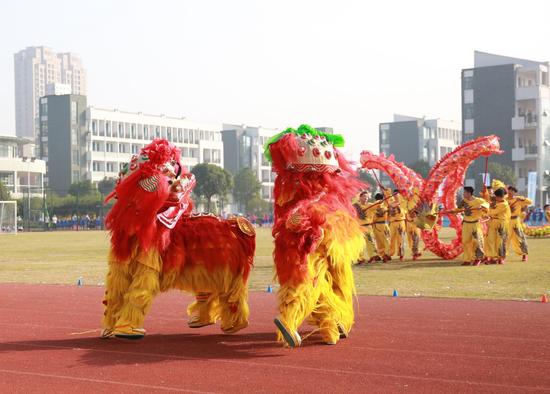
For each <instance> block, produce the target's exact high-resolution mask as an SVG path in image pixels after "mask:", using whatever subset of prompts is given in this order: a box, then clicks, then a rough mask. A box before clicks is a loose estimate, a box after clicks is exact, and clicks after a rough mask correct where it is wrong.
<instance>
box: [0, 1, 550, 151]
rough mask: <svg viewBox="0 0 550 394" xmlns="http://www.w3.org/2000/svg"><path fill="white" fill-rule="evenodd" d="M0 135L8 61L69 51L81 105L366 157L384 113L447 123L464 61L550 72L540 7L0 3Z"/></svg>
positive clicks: (546, 9)
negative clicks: (515, 60)
mask: <svg viewBox="0 0 550 394" xmlns="http://www.w3.org/2000/svg"><path fill="white" fill-rule="evenodd" d="M0 4H1V10H2V12H1V13H0V37H1V38H0V86H1V89H0V134H14V133H15V104H14V82H13V79H14V77H13V54H14V53H15V52H17V51H19V50H21V49H23V48H25V47H27V46H49V47H51V48H52V49H53V50H54V51H56V52H74V53H76V54H78V55H80V57H81V58H82V60H83V63H84V66H85V68H86V71H87V76H88V103H89V104H90V105H93V106H96V107H101V108H118V109H121V110H129V111H136V112H137V111H143V112H146V113H159V114H160V113H163V114H166V115H173V116H186V117H188V118H190V119H196V120H203V121H218V122H226V123H237V124H248V125H253V126H257V125H261V126H264V127H275V128H286V127H289V126H292V127H298V126H299V125H300V124H302V123H308V124H311V125H313V126H328V127H333V128H334V129H335V131H336V132H339V133H341V134H343V135H344V136H345V137H346V140H347V144H348V148H347V151H348V152H349V154H350V155H356V154H358V153H359V152H360V151H361V150H363V149H370V150H375V151H377V146H378V124H379V123H381V122H387V121H391V120H392V117H393V114H394V113H399V114H406V115H412V116H420V117H421V116H426V117H428V118H443V119H451V120H456V121H460V99H461V96H460V71H461V69H463V68H469V67H472V66H473V56H474V50H480V51H484V52H490V53H496V54H501V55H507V56H513V57H521V58H527V59H532V60H538V61H547V60H550V46H549V45H547V43H548V26H549V22H550V2H548V1H545V0H541V1H530V0H527V1H522V2H518V1H514V2H512V1H492V0H484V1H479V0H478V1H470V0H462V1H441V0H439V1H422V0H417V1H410V0H405V1H397V0H395V1H390V0H386V1H378V2H371V1H347V0H338V1H323V0H316V1H309V0H303V1H302V0H292V1H287V0H258V1H247V0H230V1H227V0H225V1H224V0H220V1H209V0H201V1H196V0H195V1H187V0H175V1H163V0H156V1H136V0H134V1H122V0H110V1H109V0H94V1H81V0H72V1H61V0H50V1H45V0H36V1H30V0H17V1H16V0H0Z"/></svg>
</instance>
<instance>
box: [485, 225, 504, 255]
mask: <svg viewBox="0 0 550 394" xmlns="http://www.w3.org/2000/svg"><path fill="white" fill-rule="evenodd" d="M507 227H508V225H507V223H506V222H505V221H503V220H494V219H491V220H490V221H489V229H488V231H487V244H486V247H485V248H486V252H487V257H488V258H489V260H490V261H491V262H497V263H499V264H503V263H504V260H505V259H506V244H507V243H508V228H507Z"/></svg>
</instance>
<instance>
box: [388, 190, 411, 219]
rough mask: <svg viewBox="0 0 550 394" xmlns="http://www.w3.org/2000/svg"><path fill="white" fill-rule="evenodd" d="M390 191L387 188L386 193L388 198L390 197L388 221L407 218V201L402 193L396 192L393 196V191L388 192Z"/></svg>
mask: <svg viewBox="0 0 550 394" xmlns="http://www.w3.org/2000/svg"><path fill="white" fill-rule="evenodd" d="M388 191H389V190H388V189H387V191H386V192H385V193H384V194H385V195H386V198H388V200H387V201H388V221H389V222H390V223H391V222H399V221H403V220H405V215H406V213H407V206H406V204H407V201H406V200H405V199H404V198H403V197H402V196H401V195H400V194H394V195H393V196H392V195H391V192H389V193H388ZM390 196H391V197H390Z"/></svg>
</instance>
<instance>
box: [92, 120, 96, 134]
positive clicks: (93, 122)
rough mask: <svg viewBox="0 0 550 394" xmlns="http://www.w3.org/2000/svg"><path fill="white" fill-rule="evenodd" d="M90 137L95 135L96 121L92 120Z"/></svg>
mask: <svg viewBox="0 0 550 394" xmlns="http://www.w3.org/2000/svg"><path fill="white" fill-rule="evenodd" d="M92 135H97V121H95V120H92Z"/></svg>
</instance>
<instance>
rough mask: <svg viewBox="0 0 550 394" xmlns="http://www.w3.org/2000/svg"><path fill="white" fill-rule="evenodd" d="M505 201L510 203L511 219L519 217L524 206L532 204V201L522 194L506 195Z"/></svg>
mask: <svg viewBox="0 0 550 394" xmlns="http://www.w3.org/2000/svg"><path fill="white" fill-rule="evenodd" d="M506 201H508V204H509V205H510V212H511V215H512V218H513V219H515V218H517V217H520V216H521V213H522V211H523V210H524V208H527V207H528V206H530V205H533V201H531V200H529V199H528V198H525V197H523V196H514V197H508V198H507V199H506Z"/></svg>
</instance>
